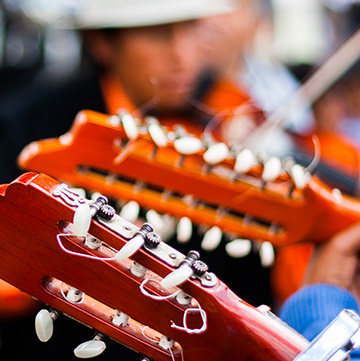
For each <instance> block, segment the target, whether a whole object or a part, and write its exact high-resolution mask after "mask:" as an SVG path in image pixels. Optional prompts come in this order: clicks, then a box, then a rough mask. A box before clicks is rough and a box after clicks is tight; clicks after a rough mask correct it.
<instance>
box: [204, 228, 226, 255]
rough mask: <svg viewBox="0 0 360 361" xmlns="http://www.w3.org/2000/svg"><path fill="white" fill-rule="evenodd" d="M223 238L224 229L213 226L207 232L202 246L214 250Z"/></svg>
mask: <svg viewBox="0 0 360 361" xmlns="http://www.w3.org/2000/svg"><path fill="white" fill-rule="evenodd" d="M221 238H222V230H221V229H220V228H219V227H218V226H213V227H211V228H210V229H209V230H208V231H207V232H206V233H205V235H204V238H203V240H202V242H201V248H202V249H203V250H205V251H213V250H215V249H216V248H217V247H218V246H219V244H220V242H221Z"/></svg>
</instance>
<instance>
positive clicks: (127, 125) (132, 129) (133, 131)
mask: <svg viewBox="0 0 360 361" xmlns="http://www.w3.org/2000/svg"><path fill="white" fill-rule="evenodd" d="M119 117H120V120H121V123H122V125H123V127H124V132H125V134H126V136H127V137H128V139H130V140H133V139H136V138H137V136H138V134H139V129H138V126H137V125H136V122H135V119H134V117H133V116H132V115H130V114H129V113H126V112H122V113H120V114H119Z"/></svg>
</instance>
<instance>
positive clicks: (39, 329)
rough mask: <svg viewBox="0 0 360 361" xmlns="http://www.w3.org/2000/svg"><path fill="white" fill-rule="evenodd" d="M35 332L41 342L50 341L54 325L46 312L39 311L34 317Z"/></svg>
mask: <svg viewBox="0 0 360 361" xmlns="http://www.w3.org/2000/svg"><path fill="white" fill-rule="evenodd" d="M35 331H36V335H37V337H38V339H39V340H40V341H41V342H47V341H49V340H50V338H51V336H52V335H53V331H54V324H53V319H52V317H51V314H50V312H49V311H48V310H40V311H39V312H38V314H37V315H36V317H35Z"/></svg>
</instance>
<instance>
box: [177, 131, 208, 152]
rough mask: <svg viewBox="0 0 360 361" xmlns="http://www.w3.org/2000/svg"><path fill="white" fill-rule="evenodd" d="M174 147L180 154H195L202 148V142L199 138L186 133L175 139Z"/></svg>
mask: <svg viewBox="0 0 360 361" xmlns="http://www.w3.org/2000/svg"><path fill="white" fill-rule="evenodd" d="M174 148H175V149H176V151H177V152H178V153H180V154H184V155H189V154H195V153H197V152H199V151H200V150H201V149H202V143H201V140H200V139H198V138H195V137H193V136H189V135H188V136H184V137H181V138H178V139H175V140H174Z"/></svg>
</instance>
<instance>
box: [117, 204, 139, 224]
mask: <svg viewBox="0 0 360 361" xmlns="http://www.w3.org/2000/svg"><path fill="white" fill-rule="evenodd" d="M139 213H140V206H139V203H137V202H135V201H130V202H128V203H126V204H125V205H124V206H123V207H122V208H121V211H120V213H119V215H120V217H122V218H124V219H125V220H127V221H128V222H131V223H134V222H135V221H136V220H137V219H138V217H139Z"/></svg>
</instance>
